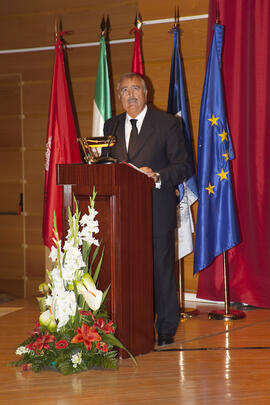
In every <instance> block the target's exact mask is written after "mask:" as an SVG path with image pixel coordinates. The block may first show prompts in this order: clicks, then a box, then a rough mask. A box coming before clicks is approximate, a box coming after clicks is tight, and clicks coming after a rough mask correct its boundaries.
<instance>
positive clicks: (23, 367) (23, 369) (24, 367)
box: [22, 363, 31, 371]
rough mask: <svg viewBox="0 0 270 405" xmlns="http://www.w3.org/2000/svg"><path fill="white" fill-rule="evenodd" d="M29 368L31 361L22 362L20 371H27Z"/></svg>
mask: <svg viewBox="0 0 270 405" xmlns="http://www.w3.org/2000/svg"><path fill="white" fill-rule="evenodd" d="M30 368H31V363H29V364H26V363H24V364H22V371H28V370H29V369H30Z"/></svg>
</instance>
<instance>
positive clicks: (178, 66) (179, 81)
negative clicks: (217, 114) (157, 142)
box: [167, 7, 200, 318]
mask: <svg viewBox="0 0 270 405" xmlns="http://www.w3.org/2000/svg"><path fill="white" fill-rule="evenodd" d="M169 33H170V34H173V52H172V63H171V74H170V85H169V97H168V108H167V111H168V113H170V114H173V115H175V116H177V117H178V118H180V117H181V118H180V119H181V121H182V123H183V127H184V130H185V132H186V136H187V139H188V140H189V142H190V144H191V140H190V126H189V114H188V108H187V102H186V94H185V83H184V78H183V73H182V62H181V56H180V47H179V35H180V24H179V7H175V9H174V25H173V27H172V28H171V29H170V30H169ZM190 153H191V154H192V147H190ZM192 166H193V165H192ZM193 171H194V173H195V167H194V170H193ZM192 179H193V182H195V183H196V181H195V180H194V175H193V176H191V177H190V179H188V180H187V182H185V183H182V184H180V185H178V194H179V206H178V210H179V219H180V227H179V228H178V230H177V235H178V238H177V239H178V258H179V269H178V270H179V273H178V275H179V312H180V317H181V318H192V317H194V316H197V315H199V313H200V311H199V310H197V309H193V308H190V309H188V308H185V303H184V302H185V298H184V272H183V261H182V258H183V257H184V256H186V255H187V254H189V253H191V252H192V250H193V242H192V229H193V222H192V216H191V212H190V205H192V204H193V203H194V202H195V201H196V199H197V186H196V187H194V188H193V189H191V191H192V192H191V191H190V190H189V186H190V183H188V182H189V181H192ZM187 183H188V184H187ZM195 189H196V190H195ZM191 195H192V197H191ZM178 226H179V225H178ZM193 231H194V229H193Z"/></svg>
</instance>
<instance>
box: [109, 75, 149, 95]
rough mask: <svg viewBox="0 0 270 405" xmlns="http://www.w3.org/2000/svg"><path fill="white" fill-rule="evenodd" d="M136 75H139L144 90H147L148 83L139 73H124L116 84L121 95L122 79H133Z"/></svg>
mask: <svg viewBox="0 0 270 405" xmlns="http://www.w3.org/2000/svg"><path fill="white" fill-rule="evenodd" d="M134 77H137V78H138V79H139V80H140V82H141V84H142V88H143V90H144V92H146V90H147V88H146V84H145V81H144V79H143V78H142V76H140V75H139V74H138V73H133V72H130V73H124V74H122V75H121V76H120V77H119V79H118V80H117V84H116V88H117V93H118V96H119V97H120V87H121V83H122V81H123V80H125V79H133V78H134Z"/></svg>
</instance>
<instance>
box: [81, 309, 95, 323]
mask: <svg viewBox="0 0 270 405" xmlns="http://www.w3.org/2000/svg"><path fill="white" fill-rule="evenodd" d="M79 313H80V314H81V315H85V316H91V317H92V319H93V321H95V317H94V315H93V314H92V312H91V311H83V310H82V309H79Z"/></svg>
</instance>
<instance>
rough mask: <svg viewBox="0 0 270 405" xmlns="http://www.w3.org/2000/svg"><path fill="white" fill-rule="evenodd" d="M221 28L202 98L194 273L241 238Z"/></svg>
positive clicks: (218, 27) (215, 37) (216, 28)
mask: <svg viewBox="0 0 270 405" xmlns="http://www.w3.org/2000/svg"><path fill="white" fill-rule="evenodd" d="M223 31H224V27H223V26H222V25H218V24H216V25H215V26H214V34H213V39H212V44H211V49H210V53H209V57H208V63H207V69H206V75H205V81H204V88H203V95H202V102H201V111H200V122H199V139H198V171H197V178H198V186H199V207H198V214H197V225H196V238H195V251H194V273H197V272H199V271H200V270H202V269H203V268H205V267H206V266H208V265H209V264H210V263H211V262H212V261H213V260H214V258H215V257H216V256H218V255H220V254H221V253H223V252H225V251H226V250H228V249H231V248H232V247H233V246H235V245H237V244H238V243H239V242H240V236H239V229H238V222H237V217H236V211H235V204H234V197H233V187H232V180H231V173H230V160H231V159H234V153H233V146H232V142H231V138H230V133H229V127H228V123H227V118H226V111H225V104H224V96H223V87H222V77H221V51H222V44H223Z"/></svg>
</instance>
